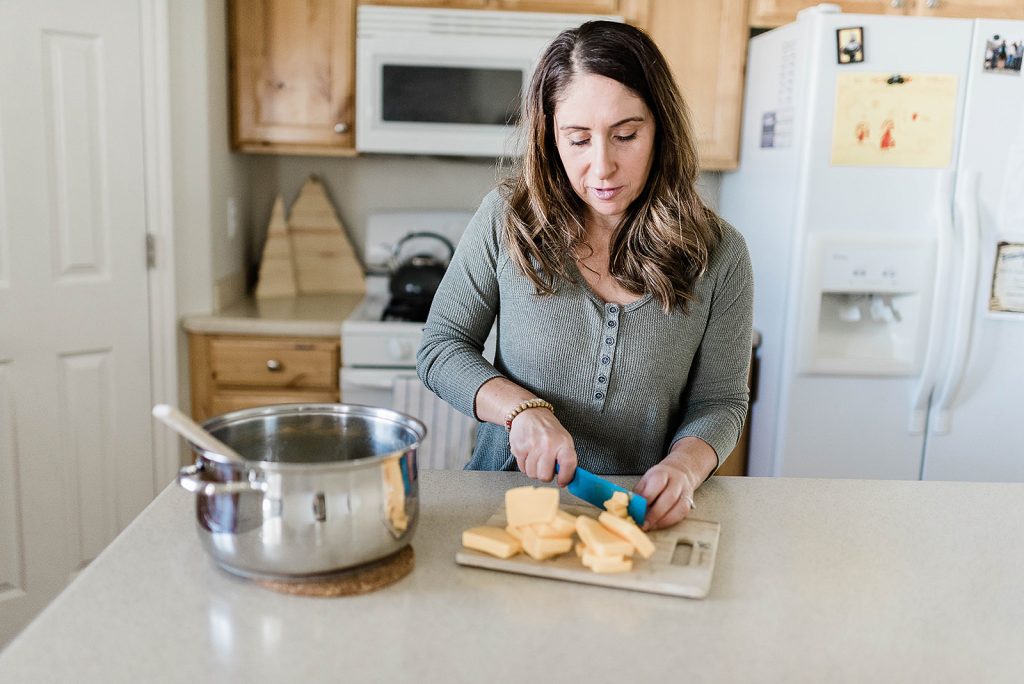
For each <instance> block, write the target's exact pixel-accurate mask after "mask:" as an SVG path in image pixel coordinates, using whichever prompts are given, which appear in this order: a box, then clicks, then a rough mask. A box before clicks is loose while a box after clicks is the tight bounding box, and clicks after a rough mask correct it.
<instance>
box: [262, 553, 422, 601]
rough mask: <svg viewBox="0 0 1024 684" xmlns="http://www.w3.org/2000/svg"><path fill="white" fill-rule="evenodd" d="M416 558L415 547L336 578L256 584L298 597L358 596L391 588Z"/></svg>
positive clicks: (337, 575) (407, 570) (404, 574)
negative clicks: (413, 549)
mask: <svg viewBox="0 0 1024 684" xmlns="http://www.w3.org/2000/svg"><path fill="white" fill-rule="evenodd" d="M415 560H416V559H415V555H414V554H413V552H412V547H411V546H406V547H405V548H404V549H402V550H401V551H399V552H398V553H395V554H393V555H391V556H388V557H387V558H384V559H381V560H379V561H375V562H373V563H370V564H368V565H364V566H362V567H359V568H356V569H354V570H346V571H343V572H339V573H337V574H335V575H324V576H322V577H317V578H316V579H310V580H304V581H299V582H287V581H281V580H256V584H258V585H260V586H261V587H266V588H267V589H272V590H273V591H278V592H281V593H282V594H292V595H295V596H355V595H356V594H368V593H370V592H371V591H376V590H377V589H383V588H384V587H388V586H391V585H392V584H394V583H395V582H397V581H398V580H400V579H402V578H403V577H405V576H406V575H408V574H409V573H410V572H412V568H413V565H415Z"/></svg>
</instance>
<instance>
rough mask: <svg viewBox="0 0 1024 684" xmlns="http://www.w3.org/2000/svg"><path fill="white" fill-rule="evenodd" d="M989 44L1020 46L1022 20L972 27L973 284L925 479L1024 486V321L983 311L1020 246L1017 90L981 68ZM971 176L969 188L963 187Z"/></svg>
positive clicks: (1021, 140) (1010, 79)
mask: <svg viewBox="0 0 1024 684" xmlns="http://www.w3.org/2000/svg"><path fill="white" fill-rule="evenodd" d="M996 36H999V37H1000V38H999V40H1000V41H1001V40H1006V42H1007V45H1013V44H1014V43H1015V42H1017V43H1019V42H1021V41H1024V21H979V22H977V25H976V28H975V32H974V46H973V48H972V50H971V69H970V82H969V84H968V90H967V106H966V109H965V112H964V129H963V130H964V132H963V140H962V142H961V144H960V164H959V167H958V169H957V175H958V177H959V178H960V181H959V182H960V183H961V185H962V186H963V188H962V192H961V193H960V194H959V196H960V197H961V199H962V205H963V213H964V214H969V215H972V216H973V217H976V219H977V226H976V227H974V228H973V229H972V228H971V224H970V223H969V222H967V221H961V222H960V225H959V226H958V227H959V228H960V230H961V233H962V234H963V233H966V234H967V235H968V240H969V242H968V244H967V245H966V246H965V247H964V248H962V249H961V250H959V252H958V258H964V257H968V256H970V257H971V258H973V259H974V260H975V261H976V263H975V264H974V269H975V271H976V275H975V277H974V278H973V279H972V282H971V283H970V291H969V292H968V296H967V298H966V299H965V300H964V302H963V304H966V307H963V308H962V309H961V310H957V311H954V312H952V313H951V315H950V318H951V323H956V322H962V325H961V326H960V327H959V328H958V329H957V328H953V329H951V330H950V332H949V335H950V337H951V339H955V340H958V341H960V342H962V343H963V345H962V347H959V348H958V347H956V346H954V349H955V350H958V351H961V352H962V353H963V356H962V357H959V358H953V359H951V362H950V363H949V364H947V367H946V369H945V372H946V374H947V375H946V376H945V377H944V378H942V382H941V383H940V385H939V390H940V391H938V392H937V393H936V402H935V403H936V404H937V405H936V406H933V408H932V413H931V418H930V421H929V428H930V429H929V434H928V441H927V450H926V452H925V462H924V477H925V479H929V480H981V481H1017V482H1020V481H1024V446H1022V442H1021V439H1020V422H1021V405H1022V399H1021V393H1022V388H1024V313H1006V312H998V311H990V310H989V298H990V295H991V293H992V277H993V270H994V266H995V263H996V251H997V245H998V244H999V243H1001V242H1007V243H1014V244H1024V192H1022V188H1021V177H1022V174H1024V115H1022V114H1021V112H1022V111H1024V83H1022V81H1021V78H1022V77H1021V75H1020V72H1019V71H1008V70H1000V69H998V68H996V69H993V70H987V69H985V67H984V58H985V51H986V43H987V42H988V41H992V40H994V38H995V37H996ZM997 42H998V41H997ZM972 177H973V179H974V182H975V184H974V185H973V186H972V185H969V184H967V182H966V181H967V180H968V179H971V178H972ZM972 187H973V188H975V189H974V191H969V190H970V188H972ZM972 241H976V242H975V244H974V245H973V246H972V245H970V242H972ZM963 265H964V264H961V268H962V267H963ZM954 301H956V300H954ZM958 306H959V304H958ZM943 390H945V391H943ZM943 400H945V401H943Z"/></svg>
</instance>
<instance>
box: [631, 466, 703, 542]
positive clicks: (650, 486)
mask: <svg viewBox="0 0 1024 684" xmlns="http://www.w3.org/2000/svg"><path fill="white" fill-rule="evenodd" d="M666 460H667V459H666ZM696 490H697V486H696V484H695V483H693V482H691V481H690V477H689V475H688V474H687V473H686V472H685V471H684V470H682V469H681V468H677V467H676V466H674V465H671V464H669V463H667V462H666V461H662V462H661V463H659V464H658V465H656V466H654V467H653V468H651V469H650V470H648V471H647V472H646V473H644V476H643V477H642V478H640V481H639V482H637V484H636V487H634V488H633V491H634V492H636V493H637V494H639V495H640V496H642V497H644V498H645V499H647V517H646V518H645V520H644V529H645V530H657V529H661V528H664V527H671V526H672V525H675V524H676V523H677V522H679V521H680V520H682V519H683V518H685V517H686V514H687V513H689V512H690V501H693V493H694V492H695V491H696Z"/></svg>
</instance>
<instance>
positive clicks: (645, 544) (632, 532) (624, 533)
mask: <svg viewBox="0 0 1024 684" xmlns="http://www.w3.org/2000/svg"><path fill="white" fill-rule="evenodd" d="M597 520H598V522H600V523H601V524H602V525H604V526H605V527H606V528H608V529H609V530H610V531H612V532H614V533H615V534H617V535H618V536H620V537H622V538H623V539H625V540H626V541H628V542H629V543H630V544H632V545H633V546H634V547H636V551H637V553H639V554H640V555H641V556H643V557H644V558H650V557H651V554H653V553H654V542H652V541H651V539H650V537H648V536H647V535H646V534H644V531H643V530H641V529H640V528H639V527H637V524H636V523H635V522H633V519H632V518H620V517H618V516H617V515H613V514H612V513H608V512H605V513H602V514H601V515H599V516H597Z"/></svg>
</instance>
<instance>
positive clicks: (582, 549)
mask: <svg viewBox="0 0 1024 684" xmlns="http://www.w3.org/2000/svg"><path fill="white" fill-rule="evenodd" d="M575 549H576V555H577V556H579V557H580V558H583V554H584V553H586V552H587V545H586V544H584V543H583V542H576V546H575Z"/></svg>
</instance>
